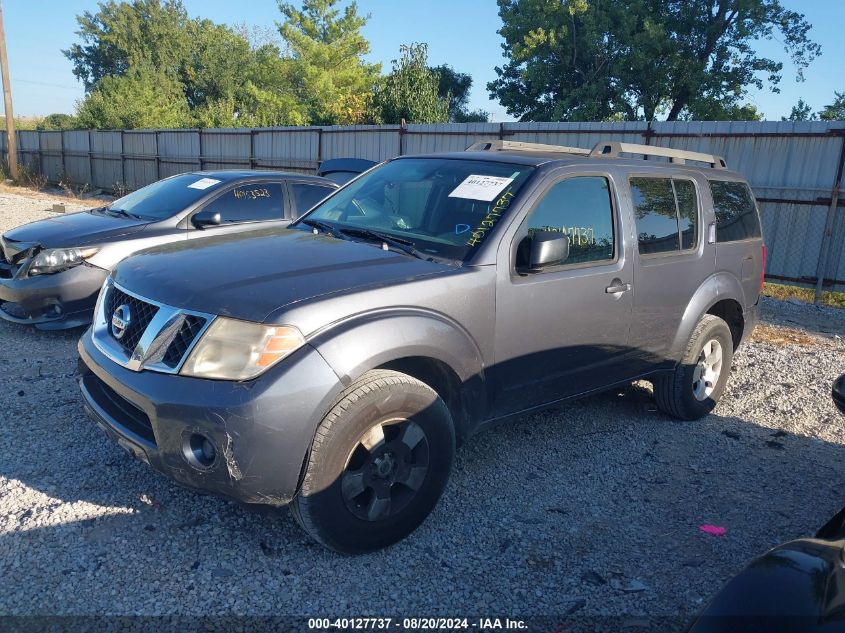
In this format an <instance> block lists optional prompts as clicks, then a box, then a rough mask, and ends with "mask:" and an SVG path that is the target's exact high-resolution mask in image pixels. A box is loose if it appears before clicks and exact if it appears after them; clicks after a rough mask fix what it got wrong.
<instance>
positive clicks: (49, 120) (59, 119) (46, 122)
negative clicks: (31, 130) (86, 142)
mask: <svg viewBox="0 0 845 633" xmlns="http://www.w3.org/2000/svg"><path fill="white" fill-rule="evenodd" d="M78 127H79V122H78V121H77V120H76V117H75V116H73V115H71V114H62V113H55V114H48V115H47V116H45V117H44V118H43V119H41V120H40V121H39V122H38V125H37V126H36V128H37V129H39V130H73V129H76V128H78Z"/></svg>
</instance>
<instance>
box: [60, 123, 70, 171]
mask: <svg viewBox="0 0 845 633" xmlns="http://www.w3.org/2000/svg"><path fill="white" fill-rule="evenodd" d="M59 152H60V155H61V161H62V163H61V164H62V178H64V179H65V180H67V182H68V184H70V178H69V177H68V175H67V166H66V165H65V131H64V130H59Z"/></svg>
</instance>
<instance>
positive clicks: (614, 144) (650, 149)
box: [590, 141, 728, 169]
mask: <svg viewBox="0 0 845 633" xmlns="http://www.w3.org/2000/svg"><path fill="white" fill-rule="evenodd" d="M619 154H641V155H642V156H662V157H664V158H668V159H669V161H670V162H673V163H677V164H679V165H683V164H685V163H686V161H688V160H694V161H698V162H700V163H707V164H709V165H710V166H711V167H712V168H713V169H727V168H728V166H727V164H725V159H724V158H722V157H721V156H716V155H714V154H702V153H700V152H688V151H686V150H683V149H672V148H671V147H656V146H654V145H641V144H639V143H620V142H618V141H603V142H601V143H597V144H596V146H595V147H593V150H592V151H591V152H590V156H599V157H614V158H615V157H617V156H619Z"/></svg>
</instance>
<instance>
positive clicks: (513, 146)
mask: <svg viewBox="0 0 845 633" xmlns="http://www.w3.org/2000/svg"><path fill="white" fill-rule="evenodd" d="M466 151H468V152H549V153H554V154H577V155H578V156H589V155H590V150H588V149H584V148H582V147H566V146H565V145H544V144H543V143H523V142H522V141H502V140H499V139H496V140H492V141H479V142H478V143H473V144H472V145H470V146H469V147H467V148H466Z"/></svg>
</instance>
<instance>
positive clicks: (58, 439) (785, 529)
mask: <svg viewBox="0 0 845 633" xmlns="http://www.w3.org/2000/svg"><path fill="white" fill-rule="evenodd" d="M33 200H34V201H33ZM49 201H50V200H49V199H48V198H46V197H26V198H23V197H20V196H14V195H12V194H7V193H0V229H2V230H5V229H8V228H9V227H11V226H14V225H16V224H18V223H20V222H23V221H28V220H31V219H35V218H36V217H43V216H44V215H45V213H44V212H43V209H44V208H45V203H46V202H49ZM39 205H40V206H39ZM39 209H40V210H39ZM39 214H40V215H39ZM47 215H49V214H47ZM762 312H763V318H764V320H765V321H766V323H768V324H769V326H768V327H764V328H761V329H760V332H759V335H758V337H757V339H758V340H755V341H754V342H752V343H750V344H749V345H747V346H746V347H745V348H744V349H742V350H741V351H740V352H739V353H738V354H737V355H736V357H735V362H734V373H733V376H732V378H731V380H730V382H729V384H728V389H727V392H726V394H725V396H724V398H723V400H722V402H721V403H720V405H719V406H718V408H717V409H716V411H715V413H714V414H713V415H710V416H708V417H707V418H705V419H704V420H700V421H697V422H677V421H674V420H672V419H669V418H667V417H666V416H664V415H662V414H661V413H658V412H657V411H656V408H655V406H654V404H653V400H652V398H651V393H650V391H649V390H648V389H647V388H646V387H645V385H644V384H643V385H639V384H638V385H634V386H632V387H630V388H629V389H626V390H624V391H621V392H619V393H610V394H605V395H601V396H597V397H592V398H589V399H585V400H582V401H579V402H574V403H571V404H568V405H566V407H561V408H558V409H555V410H551V411H548V412H544V413H541V414H537V415H533V416H530V417H526V418H524V419H522V420H520V421H518V422H515V423H513V424H511V425H508V426H503V427H499V428H496V429H493V430H491V431H489V432H487V433H486V434H483V435H482V436H480V437H478V438H476V439H475V440H473V441H471V442H470V443H469V444H468V445H467V446H465V447H463V448H462V449H461V450H460V451H459V453H458V458H457V463H456V468H455V471H454V474H453V476H452V479H451V481H450V484H449V486H448V488H447V490H446V493H445V495H444V497H443V499H442V501H441V503H440V504H439V506H438V507H437V508H436V510H435V511H434V513H433V515H432V516H431V517H430V518H429V519H428V520H427V521H426V522H425V524H424V525H423V526H422V527H421V528H420V529H419V530H418V531H417V532H416V533H415V534H413V535H412V536H411V537H410V538H408V539H407V540H405V541H404V542H402V543H400V544H398V545H396V546H394V547H392V548H390V549H389V550H387V551H383V552H379V553H376V554H371V555H367V556H361V557H355V558H353V557H344V556H339V555H337V554H333V553H331V552H328V551H326V550H324V549H322V548H321V547H319V546H318V545H315V544H313V543H312V542H311V541H310V540H308V539H307V538H306V537H305V536H304V534H303V533H302V532H301V531H300V530H299V529H298V528H297V526H296V525H295V523H294V521H293V519H292V518H291V517H290V516H288V514H287V513H286V512H281V513H270V514H267V513H256V512H251V511H249V510H246V509H244V508H242V507H239V506H237V505H235V504H233V503H229V502H227V501H224V500H221V499H218V498H215V497H210V496H199V495H197V494H195V493H193V492H190V491H187V490H184V489H182V488H180V487H178V486H177V485H175V484H174V483H172V482H170V481H169V480H167V479H165V478H163V477H161V476H159V475H157V474H155V473H154V472H153V471H151V470H150V469H149V468H148V467H147V466H145V465H144V464H142V463H140V462H137V461H134V460H133V459H132V458H130V457H129V456H128V455H127V454H126V453H124V452H123V451H122V450H121V449H120V448H119V447H117V446H116V445H114V444H112V443H111V442H109V441H108V440H107V439H106V438H105V436H104V435H103V434H102V433H101V432H100V431H99V430H98V429H97V428H96V427H95V426H94V425H93V424H92V423H91V422H89V421H88V419H87V418H86V417H85V415H84V413H83V411H82V403H81V398H80V396H79V394H78V390H77V387H76V383H75V379H74V373H75V367H76V352H75V345H76V340H77V338H78V336H79V332H78V331H77V332H71V333H59V334H56V333H42V332H38V331H35V330H34V329H32V328H26V327H18V326H15V325H12V324H8V323H5V322H0V446H2V447H3V449H2V451H0V578H3V579H4V583H3V584H4V585H5V587H6V589H5V590H3V591H0V614H3V615H8V614H51V615H52V614H89V615H90V614H148V615H158V614H168V615H196V614H206V615H207V614H262V615H271V614H275V615H278V614H299V615H310V616H334V615H346V616H352V615H373V616H378V615H394V616H402V615H416V616H420V615H444V616H448V615H467V614H476V615H502V616H503V615H521V616H528V615H532V614H540V615H547V614H558V615H559V614H566V613H573V614H576V615H577V616H582V615H585V616H587V615H596V616H598V615H606V616H623V617H625V618H629V619H632V620H631V621H633V622H637V621H639V620H638V618H640V619H641V618H642V617H655V616H669V617H670V619H669V620H668V621H667V622H671V623H674V624H675V625H677V627H680V626H681V625H682V622H683V618H686V617H689V616H690V615H692V614H694V613H695V612H696V611H698V610H699V609H700V608H701V607H702V606H703V605H704V603H705V602H706V600H707V599H708V598H709V597H710V596H711V595H713V593H714V592H715V591H717V590H718V588H719V587H720V586H721V584H722V583H723V582H724V581H725V580H726V579H728V578H729V577H730V576H731V575H733V574H734V573H736V572H737V571H738V570H739V569H740V568H741V567H742V566H743V565H744V564H745V563H746V562H747V561H749V560H750V559H751V558H753V557H754V556H756V555H758V554H760V553H762V552H763V551H765V550H766V549H767V548H769V547H771V546H773V545H775V544H777V543H780V542H782V541H785V540H788V539H791V538H795V537H798V536H802V535H808V534H811V533H812V532H814V531H815V530H816V529H817V528H818V527H819V526H821V525H822V524H823V523H824V522H825V521H826V520H827V519H828V518H829V517H830V516H831V515H832V514H834V513H835V512H836V511H837V510H838V509H839V508H840V507H841V506H842V505H843V504H845V495H843V493H842V490H843V484H844V483H845V481H843V480H845V474H843V469H842V463H843V458H845V450H843V445H845V424H843V422H844V421H845V419H843V418H842V417H839V414H838V413H837V412H836V410H835V409H834V407H833V405H832V404H831V402H830V397H829V390H830V384H831V382H832V381H833V380H834V378H835V377H836V376H837V375H838V374H839V373H842V372H843V371H845V362H843V361H845V343H843V340H842V338H840V337H841V336H845V311H836V310H833V309H829V308H828V309H824V308H815V307H813V306H808V305H803V304H802V305H797V304H793V303H789V302H779V301H774V300H764V302H763V310H762ZM784 327H787V328H792V329H791V330H787V329H784ZM708 523H709V524H715V525H719V526H724V527H726V528H727V535H726V536H724V537H713V536H708V535H706V534H704V533H702V532H701V531H699V526H700V525H702V524H708ZM664 624H665V622H664ZM670 628H671V627H670Z"/></svg>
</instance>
